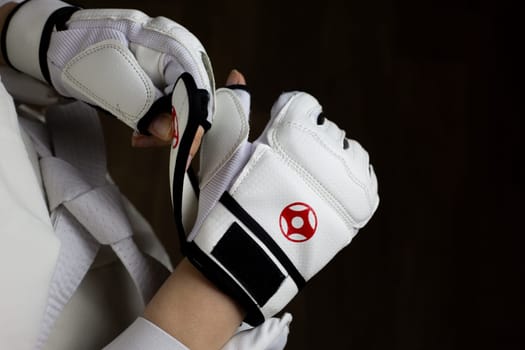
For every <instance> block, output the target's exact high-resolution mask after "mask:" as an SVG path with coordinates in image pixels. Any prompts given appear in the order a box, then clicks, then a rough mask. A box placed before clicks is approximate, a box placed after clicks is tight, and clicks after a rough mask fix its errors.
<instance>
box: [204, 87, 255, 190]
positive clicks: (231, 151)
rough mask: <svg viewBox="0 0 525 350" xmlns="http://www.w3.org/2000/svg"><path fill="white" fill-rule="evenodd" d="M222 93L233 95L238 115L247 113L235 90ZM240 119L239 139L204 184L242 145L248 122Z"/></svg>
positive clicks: (205, 181) (206, 182)
mask: <svg viewBox="0 0 525 350" xmlns="http://www.w3.org/2000/svg"><path fill="white" fill-rule="evenodd" d="M221 93H227V94H229V95H230V96H232V98H231V100H232V101H233V103H234V104H235V108H236V109H237V111H238V112H239V113H238V115H243V114H245V113H244V111H243V109H242V106H241V105H240V104H239V101H238V100H237V98H236V96H235V94H234V93H233V92H231V91H229V90H226V89H225V90H221ZM239 119H241V124H242V127H241V132H239V135H237V139H236V140H235V142H234V143H233V146H232V147H231V148H230V149H229V150H228V153H227V154H226V155H225V156H224V158H223V159H221V161H220V162H218V164H217V166H216V167H215V168H213V171H212V172H210V174H211V175H210V176H209V178H208V179H203V180H204V186H206V184H208V182H209V181H210V180H211V179H212V178H213V177H214V176H215V174H216V173H217V172H218V171H219V169H220V168H221V167H222V166H223V165H224V164H225V163H226V162H227V161H228V159H230V158H231V157H232V156H233V154H234V153H235V151H236V150H237V149H238V148H239V145H240V142H241V141H242V136H243V133H242V130H243V129H244V128H245V127H246V125H247V122H246V119H245V118H242V117H241V118H239ZM230 136H233V135H228V137H230ZM204 186H203V187H204Z"/></svg>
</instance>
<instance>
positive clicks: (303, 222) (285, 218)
mask: <svg viewBox="0 0 525 350" xmlns="http://www.w3.org/2000/svg"><path fill="white" fill-rule="evenodd" d="M279 226H280V227H281V232H282V233H283V235H284V237H286V238H287V239H288V240H290V241H292V242H296V243H297V242H305V241H307V240H309V239H310V238H312V237H313V235H314V234H315V230H316V229H317V215H316V214H315V211H314V210H313V209H312V207H310V206H309V205H308V204H306V203H302V202H295V203H292V204H290V205H288V206H287V207H286V208H284V209H283V211H282V212H281V216H280V218H279Z"/></svg>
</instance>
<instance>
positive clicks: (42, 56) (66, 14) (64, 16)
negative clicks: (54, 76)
mask: <svg viewBox="0 0 525 350" xmlns="http://www.w3.org/2000/svg"><path fill="white" fill-rule="evenodd" d="M78 10H80V8H78V7H75V6H70V7H62V8H60V9H58V10H56V11H55V12H53V13H52V14H51V16H49V18H48V19H47V21H46V24H45V25H44V29H43V30H42V36H41V38H40V46H39V49H38V60H39V62H40V71H41V72H42V75H43V76H44V79H46V81H47V83H48V84H49V85H51V86H53V84H52V82H51V75H50V74H49V66H48V65H47V50H48V49H49V42H50V41H51V34H53V29H54V28H55V27H56V28H57V30H65V29H66V22H67V21H68V20H69V19H70V18H71V16H72V15H73V13H75V12H77V11H78Z"/></svg>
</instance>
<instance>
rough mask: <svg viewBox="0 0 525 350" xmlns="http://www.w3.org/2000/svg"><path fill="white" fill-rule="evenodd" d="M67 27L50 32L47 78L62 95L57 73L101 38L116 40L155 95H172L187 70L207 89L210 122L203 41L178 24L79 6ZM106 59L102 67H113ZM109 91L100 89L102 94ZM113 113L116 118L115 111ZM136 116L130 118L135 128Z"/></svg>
mask: <svg viewBox="0 0 525 350" xmlns="http://www.w3.org/2000/svg"><path fill="white" fill-rule="evenodd" d="M33 1H34V0H33ZM67 26H68V29H67V30H65V31H62V32H58V33H54V34H53V36H52V38H51V43H50V48H49V54H48V58H49V59H48V62H50V63H51V64H50V72H51V80H52V81H53V84H54V86H55V87H56V88H57V90H58V91H59V92H61V93H62V94H64V95H66V96H68V95H69V93H70V91H69V89H68V88H67V87H65V86H63V83H62V81H61V79H60V77H59V76H57V74H58V73H60V71H61V69H62V68H63V67H64V66H65V65H66V64H67V62H68V61H69V60H70V59H71V58H72V57H73V56H75V55H76V54H78V53H80V52H82V51H83V50H85V49H86V47H87V46H91V45H95V44H98V43H100V42H101V41H104V40H109V39H112V40H118V41H120V42H121V44H122V45H123V46H125V47H126V48H129V50H130V52H132V53H133V56H135V55H136V56H135V57H133V61H135V63H136V64H137V65H139V66H140V67H141V71H142V73H143V74H145V75H147V76H148V79H149V80H150V81H151V82H152V84H153V85H155V86H156V87H157V88H158V89H155V99H156V98H159V97H161V96H162V94H163V93H165V94H168V93H171V91H172V89H173V85H174V84H175V82H176V80H177V79H178V78H179V76H180V75H181V74H182V73H183V72H188V73H190V74H191V75H192V77H193V79H194V80H195V82H196V84H197V87H198V88H199V89H205V90H206V91H208V92H209V93H210V103H209V105H208V121H209V122H210V123H211V122H212V118H213V114H214V105H215V102H214V90H215V86H214V81H213V74H212V69H211V65H210V64H209V59H208V58H207V55H206V52H205V50H204V48H203V46H202V44H201V43H200V42H199V40H198V39H197V38H196V37H195V36H194V35H193V34H191V33H190V32H189V31H188V30H187V29H185V28H184V27H183V26H181V25H179V24H177V23H176V22H174V21H172V20H169V19H167V18H164V17H157V18H150V17H148V16H147V15H146V14H144V13H142V12H141V11H137V10H123V9H97V10H80V11H77V12H75V13H74V14H73V15H72V16H71V18H70V20H69V21H68V22H67ZM108 62H110V61H107V62H106V65H107V66H110V67H113V66H114V64H112V63H111V64H110V63H108ZM90 72H91V73H93V71H90ZM136 73H137V74H138V72H136ZM142 73H141V74H142ZM86 74H89V73H86ZM57 78H58V79H57ZM99 79H101V80H102V83H104V82H106V80H107V79H106V78H105V77H104V76H101V77H99ZM120 79H121V80H127V79H129V78H128V76H121V78H120ZM131 79H136V78H131ZM109 92H111V91H109V90H108V91H104V93H103V95H105V94H106V93H109ZM101 94H102V92H101ZM106 99H112V97H106ZM84 100H85V99H84ZM111 112H112V113H113V111H111ZM115 115H116V116H117V117H118V118H119V119H120V118H121V116H120V114H115ZM140 117H142V115H140V116H139V117H138V118H137V120H135V121H134V122H135V126H136V123H137V122H138V119H140ZM126 123H127V122H126Z"/></svg>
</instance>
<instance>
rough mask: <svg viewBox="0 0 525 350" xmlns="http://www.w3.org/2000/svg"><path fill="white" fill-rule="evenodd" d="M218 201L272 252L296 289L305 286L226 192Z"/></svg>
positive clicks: (295, 272) (272, 244)
mask: <svg viewBox="0 0 525 350" xmlns="http://www.w3.org/2000/svg"><path fill="white" fill-rule="evenodd" d="M219 201H220V202H221V203H222V204H223V205H224V206H225V207H226V209H228V210H229V211H230V213H232V214H233V215H234V216H235V217H236V218H237V219H239V221H241V222H242V223H243V224H244V225H245V226H246V227H247V228H248V229H249V230H250V231H251V232H252V233H253V234H254V235H255V236H256V237H257V238H258V239H259V240H260V241H261V242H262V243H263V244H264V245H265V246H266V248H268V249H269V250H270V251H271V252H272V254H273V255H274V256H275V257H276V258H277V260H279V262H280V263H281V264H282V265H283V267H284V268H285V269H286V271H287V272H288V274H289V275H290V277H291V278H292V279H293V281H294V282H295V284H296V285H297V289H298V290H301V289H302V288H303V287H304V285H305V284H306V281H305V279H304V277H303V276H302V275H301V273H300V272H299V271H298V270H297V268H296V267H295V265H294V264H293V263H292V261H291V260H290V259H289V258H288V256H287V255H286V253H285V252H284V251H283V250H282V249H281V247H279V246H278V245H277V243H275V241H274V240H273V238H272V237H271V236H270V235H269V234H268V232H266V230H265V229H264V228H263V227H262V226H261V225H259V223H258V222H257V221H255V220H254V219H253V218H252V216H251V215H250V214H248V213H247V212H246V210H244V209H243V208H242V207H241V205H240V204H239V203H237V201H236V200H235V199H234V198H233V197H232V196H231V195H230V194H229V193H228V192H224V193H223V195H222V196H221V198H220V199H219Z"/></svg>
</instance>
